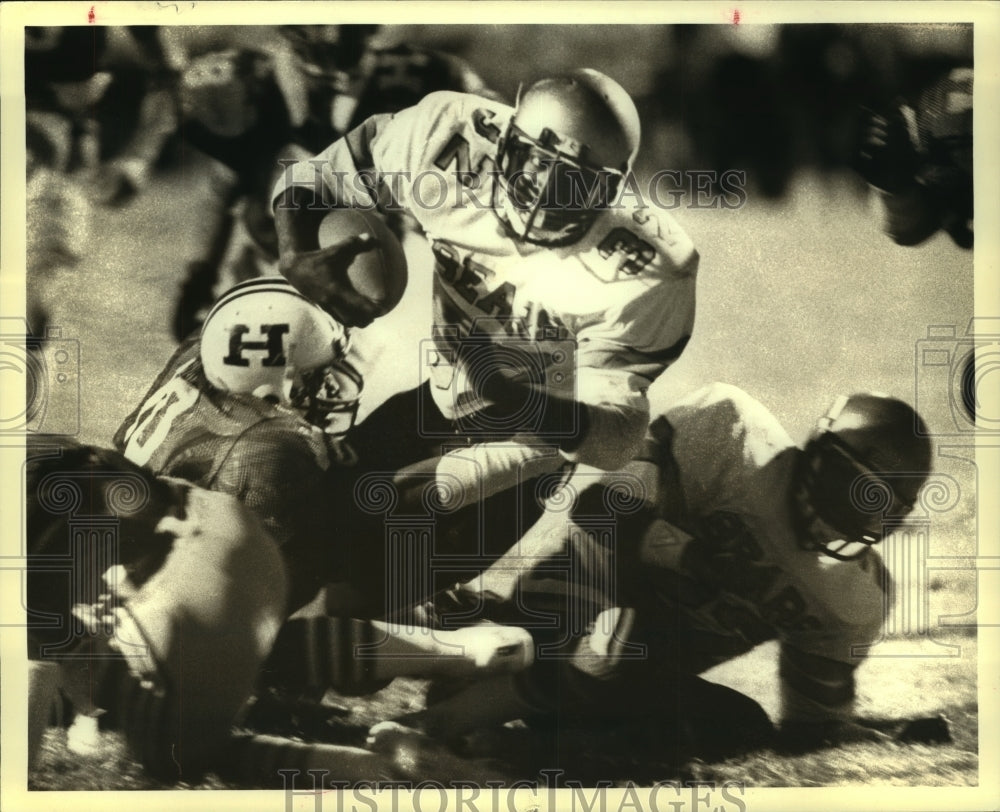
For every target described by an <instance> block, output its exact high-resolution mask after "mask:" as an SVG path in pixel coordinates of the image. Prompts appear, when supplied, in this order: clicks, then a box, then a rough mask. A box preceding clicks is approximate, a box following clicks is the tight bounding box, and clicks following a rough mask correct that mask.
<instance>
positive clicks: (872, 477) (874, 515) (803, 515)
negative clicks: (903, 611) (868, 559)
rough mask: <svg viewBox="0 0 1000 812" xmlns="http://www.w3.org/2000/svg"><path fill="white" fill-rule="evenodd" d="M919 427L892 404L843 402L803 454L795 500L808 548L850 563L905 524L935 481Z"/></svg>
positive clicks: (866, 398)
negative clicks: (921, 492)
mask: <svg viewBox="0 0 1000 812" xmlns="http://www.w3.org/2000/svg"><path fill="white" fill-rule="evenodd" d="M915 420H916V421H919V422H920V423H922V421H920V418H919V416H917V414H916V412H914V411H913V410H912V409H911V408H910V407H909V406H907V405H906V404H905V403H903V402H902V401H897V400H894V399H891V398H885V397H881V396H875V395H855V396H852V397H851V398H844V397H841V398H838V399H837V401H836V402H835V403H834V405H833V407H832V408H831V409H830V411H829V412H828V413H827V415H826V416H825V417H824V418H823V419H821V420H820V422H819V425H818V427H817V429H816V431H815V432H814V433H813V435H812V437H811V438H810V439H809V441H808V443H807V444H806V446H805V448H804V449H803V451H802V453H801V457H800V462H799V468H798V471H797V478H796V482H795V486H794V488H793V489H792V493H791V499H792V515H793V518H794V524H795V529H796V532H797V535H798V540H799V544H800V546H801V547H802V548H803V549H806V550H814V551H820V552H822V553H824V554H825V555H827V556H829V557H831V558H834V559H837V560H839V561H850V560H853V559H857V558H861V557H862V556H864V555H865V554H866V553H867V552H868V550H869V549H870V548H871V547H872V546H873V545H875V544H878V543H879V542H881V541H882V540H883V538H885V536H887V535H888V534H889V533H891V532H892V531H893V530H894V529H896V528H897V527H899V526H900V525H902V524H903V523H904V521H905V518H906V516H907V515H908V514H909V513H910V512H911V511H912V510H913V506H914V504H915V502H916V498H917V494H918V492H919V489H920V487H921V486H922V485H923V483H924V482H925V481H926V479H927V477H928V476H929V474H930V459H931V457H930V443H929V441H927V439H926V437H922V436H919V435H918V434H916V433H915V428H916V426H915V423H914V421H915Z"/></svg>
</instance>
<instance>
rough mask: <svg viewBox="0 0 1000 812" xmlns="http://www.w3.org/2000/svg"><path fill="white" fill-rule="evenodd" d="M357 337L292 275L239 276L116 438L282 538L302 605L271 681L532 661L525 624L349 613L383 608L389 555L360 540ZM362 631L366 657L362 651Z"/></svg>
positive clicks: (293, 597)
mask: <svg viewBox="0 0 1000 812" xmlns="http://www.w3.org/2000/svg"><path fill="white" fill-rule="evenodd" d="M347 345H348V332H347V330H346V329H345V328H344V327H343V326H341V325H340V324H339V323H338V322H337V321H335V320H334V319H333V318H331V317H330V316H329V315H328V314H326V313H324V312H323V311H322V310H320V309H319V308H318V307H317V306H316V305H314V304H312V303H310V302H308V301H307V300H306V299H305V298H304V297H303V296H302V295H301V294H300V293H298V292H297V291H296V290H295V289H294V288H293V287H292V286H291V285H290V284H289V283H288V282H287V281H286V280H284V279H282V278H280V277H270V278H261V279H257V280H250V281H248V282H245V283H242V284H240V285H237V286H236V287H235V288H233V289H232V290H231V291H229V292H228V293H227V294H226V295H225V296H223V297H222V299H220V300H219V302H218V303H217V304H216V306H215V307H214V308H213V309H212V311H211V313H210V314H209V317H208V319H207V320H206V322H205V326H204V328H203V330H202V334H201V338H200V340H195V339H192V340H190V341H188V342H185V344H183V345H182V346H181V347H180V348H179V349H178V351H177V352H176V353H175V354H174V356H173V358H172V359H171V360H170V361H169V362H168V363H167V366H166V368H165V369H164V370H163V372H162V373H161V374H160V376H159V377H158V378H157V380H156V382H155V383H154V384H153V386H152V388H151V389H150V391H149V393H147V395H146V397H144V398H143V400H142V402H141V403H140V404H139V406H138V407H137V408H136V409H135V410H134V411H133V413H132V414H131V415H130V416H129V417H128V418H127V419H126V421H125V423H124V424H123V425H122V426H121V428H120V429H119V431H118V432H117V434H116V436H115V444H116V446H117V447H118V448H119V449H121V450H122V451H123V452H124V453H125V455H126V456H127V457H128V458H129V459H130V460H132V461H133V462H135V463H139V464H142V465H146V466H148V467H149V468H151V469H152V470H153V471H154V472H155V473H157V474H160V475H166V476H175V477H180V478H183V479H187V480H189V481H191V482H194V483H195V484H197V485H200V486H201V487H204V488H208V489H210V490H213V491H222V492H224V493H228V494H231V495H233V496H235V497H237V498H238V499H239V500H240V501H241V502H243V503H244V504H245V505H247V506H248V507H250V508H251V509H252V510H253V511H255V512H256V513H257V514H258V515H259V516H260V517H261V518H262V519H263V521H264V524H265V526H266V527H267V528H268V529H269V530H270V532H271V534H272V536H273V537H274V538H275V540H276V541H277V542H278V544H279V545H280V547H281V552H282V556H283V558H284V561H285V564H286V567H287V569H288V572H289V576H290V604H289V607H290V610H291V611H296V610H299V611H296V614H295V616H294V618H293V619H292V620H291V621H289V623H287V624H286V625H285V627H284V628H283V629H282V633H281V636H280V637H279V640H278V642H277V644H276V647H275V652H274V654H273V656H272V657H271V659H270V661H269V664H268V667H267V674H266V675H265V676H266V677H267V678H268V680H269V681H272V682H275V683H278V684H280V685H283V686H295V687H298V688H302V689H319V690H320V691H322V690H323V689H325V688H326V687H329V686H331V685H332V686H333V687H335V688H336V689H337V690H338V691H340V692H342V693H370V692H371V691H373V690H377V689H378V688H379V687H382V686H383V685H385V684H386V683H387V682H388V681H389V680H390V679H392V678H393V677H395V676H399V675H402V674H411V675H412V674H433V673H439V674H440V673H472V672H476V671H478V670H490V669H496V668H500V669H506V668H515V667H523V666H524V665H525V664H526V660H525V659H524V658H525V657H526V656H528V655H529V654H530V641H529V640H528V638H527V636H526V635H525V634H524V632H523V631H522V630H521V629H505V628H502V627H490V628H489V629H470V630H464V631H462V632H461V633H446V634H436V635H435V634H428V633H427V630H426V629H424V628H408V627H402V626H399V625H398V624H394V625H392V626H390V625H388V624H386V623H381V622H376V621H360V620H351V619H350V618H351V616H352V615H353V614H358V615H359V616H363V617H368V618H372V617H378V616H379V615H380V614H381V613H382V612H383V611H384V607H385V605H386V604H385V598H384V596H383V592H384V590H385V582H386V575H385V572H386V562H385V550H384V548H383V547H381V546H379V545H377V546H376V547H375V548H374V549H372V550H367V551H366V550H363V549H359V546H360V542H359V540H358V538H357V536H358V534H357V533H356V532H355V531H354V526H355V520H354V518H353V514H354V512H355V508H354V504H353V499H352V487H353V474H352V473H351V466H352V465H353V464H354V461H355V454H354V451H353V449H352V447H351V443H350V440H349V432H350V431H351V428H352V425H353V423H354V416H355V414H356V412H357V408H358V402H359V399H360V396H361V390H362V385H363V381H362V378H361V376H360V374H359V373H358V372H357V370H356V369H355V368H354V367H353V366H352V365H351V364H350V363H349V362H348V361H347V360H346V359H345V358H344V355H345V353H346V352H347ZM331 582H334V583H335V585H333V584H331ZM324 587H326V588H325V589H324V591H323V594H322V595H321V596H320V597H319V598H318V599H317V600H316V601H314V600H313V599H314V598H317V593H318V592H319V591H320V589H321V588H324ZM310 602H312V603H310ZM307 604H308V606H307ZM328 612H329V613H330V614H329V615H328ZM355 644H357V645H364V646H365V648H366V649H367V654H366V656H358V657H354V656H353V653H354V652H355V649H354V648H353V646H354V645H355Z"/></svg>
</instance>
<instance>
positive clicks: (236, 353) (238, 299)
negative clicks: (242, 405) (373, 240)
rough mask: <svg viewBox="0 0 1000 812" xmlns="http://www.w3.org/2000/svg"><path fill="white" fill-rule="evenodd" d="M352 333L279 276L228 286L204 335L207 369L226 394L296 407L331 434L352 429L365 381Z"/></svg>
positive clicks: (213, 382) (203, 355) (203, 358)
mask: <svg viewBox="0 0 1000 812" xmlns="http://www.w3.org/2000/svg"><path fill="white" fill-rule="evenodd" d="M348 344H349V335H348V332H347V328H345V327H344V326H343V325H342V324H340V323H339V322H338V321H336V320H335V319H334V318H333V317H332V316H330V315H328V314H327V313H325V312H324V311H323V310H321V309H320V308H319V306H318V305H315V304H313V303H312V302H310V301H309V300H308V299H306V298H305V297H304V296H303V295H302V294H301V293H299V292H298V291H297V290H296V289H295V288H294V287H293V286H292V284H291V283H290V282H288V281H287V280H285V279H283V278H281V277H262V278H259V279H250V280H248V281H246V282H241V283H240V284H238V285H236V286H235V287H233V288H230V290H229V291H227V292H226V293H225V294H224V295H223V296H222V298H221V299H219V301H218V302H217V303H216V304H215V306H214V307H213V308H212V310H211V312H210V313H209V314H208V318H206V319H205V324H204V326H203V327H202V330H201V349H200V355H201V364H202V367H203V368H204V371H205V377H206V378H207V379H208V382H209V383H210V384H211V385H212V386H214V387H215V388H216V389H220V390H222V391H224V392H234V393H237V394H244V395H253V396H254V397H258V398H262V399H265V400H271V401H274V402H277V403H281V404H283V405H286V406H291V407H293V408H295V409H297V410H299V411H301V412H302V413H303V415H304V416H305V418H306V419H307V420H308V421H309V422H310V423H313V424H315V425H317V426H320V427H321V428H322V429H323V430H324V431H326V432H327V433H328V434H336V435H339V434H344V433H345V432H347V431H348V430H349V429H350V428H351V426H353V425H354V419H355V417H356V415H357V411H358V403H359V401H360V398H361V390H362V388H363V385H364V382H363V379H362V377H361V373H360V372H358V370H357V369H355V368H354V366H353V365H352V364H350V363H349V362H348V361H347V360H346V359H345V358H344V355H345V354H346V352H347V348H348Z"/></svg>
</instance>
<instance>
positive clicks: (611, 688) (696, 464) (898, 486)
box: [416, 384, 932, 746]
mask: <svg viewBox="0 0 1000 812" xmlns="http://www.w3.org/2000/svg"><path fill="white" fill-rule="evenodd" d="M931 456H932V449H931V444H930V441H929V440H928V439H927V431H926V426H925V424H924V423H923V421H922V419H921V418H920V417H919V415H918V414H917V413H916V412H915V411H914V410H913V409H912V408H911V407H910V406H909V405H907V404H906V403H904V402H902V401H900V400H897V399H895V398H891V397H887V396H884V395H877V394H855V395H851V396H850V397H839V398H837V400H836V401H835V403H834V404H833V406H832V407H831V408H830V410H829V411H828V412H827V414H826V415H825V416H824V417H823V418H822V419H821V420H820V421H819V424H818V427H817V429H816V430H815V432H814V433H813V434H812V436H811V437H810V438H809V440H808V442H807V443H806V444H805V446H804V447H803V448H800V447H798V446H796V445H795V444H794V443H793V442H792V440H791V439H790V438H789V436H788V434H787V433H786V432H785V430H784V429H783V428H782V427H781V425H780V424H779V423H778V422H777V420H776V419H775V418H774V416H773V415H772V414H771V413H770V412H769V411H768V410H767V409H766V408H765V407H764V406H762V405H761V404H760V403H759V402H758V401H756V400H754V399H753V398H752V397H750V396H749V395H747V394H746V393H745V392H743V391H742V390H740V389H737V388H735V387H733V386H729V385H724V384H712V385H709V386H707V387H703V388H701V389H699V390H697V391H695V392H693V393H691V394H690V395H688V396H686V397H684V398H683V399H681V400H680V401H678V402H677V403H676V404H675V405H674V406H672V407H671V408H670V409H669V410H667V411H666V412H665V413H664V414H661V415H660V416H658V417H657V418H656V419H655V420H653V422H652V423H651V425H650V427H649V431H648V433H647V435H646V439H645V444H644V447H643V450H642V451H641V452H640V453H639V454H638V455H637V456H636V458H635V459H634V460H633V461H631V462H630V463H629V464H628V465H627V466H625V467H624V468H623V469H622V470H621V471H620V472H617V473H615V474H603V475H595V472H590V474H589V475H588V473H587V472H584V471H578V472H577V474H575V475H574V479H573V480H570V489H569V490H568V491H564V492H563V493H562V495H561V499H560V501H558V502H553V503H551V504H550V507H549V510H548V511H547V512H546V514H545V515H544V516H543V518H542V519H541V520H540V521H539V522H538V523H537V524H536V525H535V526H534V527H533V528H532V529H531V531H530V532H529V533H528V534H527V535H526V536H525V538H524V539H522V541H521V543H520V544H519V545H518V547H517V548H516V549H514V550H512V551H511V552H510V553H509V554H508V555H507V556H506V557H505V558H504V559H501V560H500V561H498V562H497V563H496V564H495V565H494V566H493V567H491V568H490V569H489V570H487V571H486V572H485V573H484V574H483V575H482V577H481V578H480V579H478V580H475V581H473V582H469V583H467V584H465V585H464V586H460V587H458V588H456V589H454V590H451V591H449V592H448V593H445V594H443V595H442V596H439V598H438V599H437V600H436V601H435V609H434V611H435V612H436V613H437V615H438V616H440V617H443V618H444V619H447V618H448V612H450V611H455V609H456V608H458V607H461V611H464V612H466V613H467V614H466V615H465V616H466V617H470V616H487V617H495V618H497V619H499V618H503V619H504V621H505V622H516V618H517V617H521V618H522V621H521V622H523V623H525V624H526V625H529V626H530V625H531V624H533V623H534V624H536V625H537V621H538V618H539V617H540V616H544V615H546V614H549V615H551V614H555V615H557V616H559V617H561V618H562V623H561V624H560V627H559V629H558V630H556V631H546V630H545V628H536V629H534V633H535V635H536V638H538V639H539V640H540V641H542V642H543V643H545V644H547V646H548V648H547V649H546V651H547V652H548V653H547V654H543V653H539V654H537V656H536V661H535V665H534V666H532V668H530V669H529V670H527V671H525V672H523V673H522V674H520V675H516V676H514V677H510V678H497V679H493V680H489V681H487V682H485V683H483V684H482V685H475V686H472V687H470V688H468V689H466V690H465V691H464V692H462V693H459V694H458V695H456V696H455V697H453V698H452V699H449V700H446V701H444V702H443V703H441V704H438V705H435V706H432V707H430V708H429V709H428V710H427V711H426V712H425V713H424V714H423V715H420V716H418V718H417V720H416V722H417V723H419V724H420V725H422V726H423V727H424V728H425V729H426V730H427V731H429V732H432V733H437V734H440V735H444V736H449V737H450V736H454V735H457V734H459V733H462V732H464V731H467V730H470V729H473V728H474V727H475V726H477V725H484V724H488V723H489V722H499V721H506V720H508V719H512V718H517V717H521V716H525V715H529V714H536V713H551V712H554V711H556V710H558V711H560V712H563V713H568V714H582V715H584V716H588V717H591V718H593V717H594V716H595V714H608V715H610V716H611V717H612V718H622V717H623V716H628V715H632V716H633V717H636V716H638V717H642V716H643V715H648V714H653V713H660V714H663V715H665V716H666V717H667V718H668V719H676V718H677V716H678V709H681V710H682V713H681V714H680V717H681V718H682V719H687V720H688V721H689V722H690V721H692V720H694V723H695V724H694V728H695V729H696V730H701V731H702V732H706V731H708V732H712V735H721V736H723V737H729V738H733V737H737V736H738V735H742V737H743V738H744V739H754V738H756V739H757V740H760V739H762V738H766V735H765V734H766V733H767V731H768V729H769V727H770V723H769V722H768V720H767V717H766V715H764V714H763V711H762V710H761V709H760V708H759V707H757V708H756V710H755V709H754V707H753V705H754V704H755V703H750V702H749V700H748V699H747V698H745V697H740V696H739V695H737V694H735V692H726V691H724V690H723V689H721V688H720V687H719V686H711V685H709V684H707V683H705V682H704V681H702V680H699V679H697V678H696V675H697V674H699V673H701V672H702V671H704V670H706V669H708V668H710V667H711V666H713V665H716V664H718V663H722V662H724V661H726V660H729V659H731V658H733V657H736V656H739V655H740V654H743V653H745V652H747V651H749V650H751V649H752V648H754V647H755V646H757V645H759V644H761V643H763V642H765V641H768V640H774V639H777V640H779V641H780V664H779V675H780V681H781V713H782V729H781V733H782V736H783V737H784V741H785V742H786V743H787V744H789V745H794V746H812V745H817V744H820V743H822V742H833V743H840V742H847V741H854V740H880V739H882V738H884V736H883V734H881V733H880V732H879V731H875V730H873V729H871V728H869V727H867V726H864V725H861V724H859V723H857V722H856V721H855V719H854V703H855V672H856V670H857V668H858V666H859V665H860V664H861V662H862V661H863V659H864V657H865V653H866V652H865V649H866V648H867V647H868V646H870V645H871V644H872V643H874V642H875V641H876V640H877V639H878V637H879V633H880V629H881V626H882V622H883V619H884V613H885V610H886V607H887V606H891V603H892V600H893V596H892V584H891V582H890V579H889V575H888V573H887V571H886V569H885V567H884V566H883V563H882V560H881V557H880V556H879V553H878V552H877V551H876V549H875V546H876V545H877V544H878V543H879V542H880V541H881V540H882V539H883V538H884V537H885V536H886V535H887V534H888V533H889V532H891V531H892V530H893V529H896V528H897V527H899V526H900V524H901V523H902V522H903V521H904V519H905V517H906V516H907V515H908V514H909V513H910V511H911V510H912V509H913V507H914V504H915V502H916V500H917V497H918V493H919V491H920V489H921V487H922V485H923V483H924V482H925V481H926V480H927V477H928V476H929V473H930V470H931ZM574 486H575V487H574ZM609 523H610V524H609ZM567 561H572V562H574V563H572V564H569V563H567ZM470 607H471V608H472V611H471V612H470ZM546 619H548V618H546ZM548 625H549V626H551V623H550V624H548ZM487 695H488V696H489V702H480V701H477V700H482V699H483V697H485V696H487ZM709 720H711V721H709ZM741 727H742V729H741Z"/></svg>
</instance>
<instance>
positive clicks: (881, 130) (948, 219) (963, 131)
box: [858, 67, 973, 248]
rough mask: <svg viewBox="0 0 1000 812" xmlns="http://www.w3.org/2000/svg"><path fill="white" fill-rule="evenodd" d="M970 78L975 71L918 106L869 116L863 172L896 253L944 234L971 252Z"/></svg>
mask: <svg viewBox="0 0 1000 812" xmlns="http://www.w3.org/2000/svg"><path fill="white" fill-rule="evenodd" d="M972 78H973V71H972V68H971V67H959V68H954V69H952V70H950V71H949V72H948V73H947V74H946V75H944V76H942V77H940V78H939V79H938V80H937V81H935V82H933V83H932V84H930V85H929V86H927V87H925V88H924V89H923V90H922V91H921V92H920V93H919V94H916V96H915V98H912V99H907V100H902V101H899V102H897V103H896V104H895V105H894V107H893V109H891V110H889V111H887V112H884V113H872V114H871V115H870V116H869V119H868V122H867V126H866V129H865V132H864V135H863V144H862V147H861V150H860V155H859V156H858V169H859V171H860V172H861V175H862V176H863V177H864V178H865V180H867V181H868V183H869V184H871V186H872V187H873V188H874V190H875V192H876V194H877V196H878V200H879V203H880V207H881V209H882V214H883V223H882V228H883V230H884V231H885V232H886V234H888V235H889V237H891V238H892V240H893V241H894V242H896V243H897V244H899V245H919V244H920V243H922V242H924V241H925V240H927V239H929V238H930V237H931V236H932V235H934V234H936V233H937V232H938V231H940V230H942V229H943V230H944V231H946V232H947V233H948V235H949V236H950V237H951V238H952V240H953V241H954V242H955V244H956V245H957V246H959V247H960V248H972V244H973V227H972V219H973V217H972V215H973V206H972V203H973V194H972V191H973V189H972Z"/></svg>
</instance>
